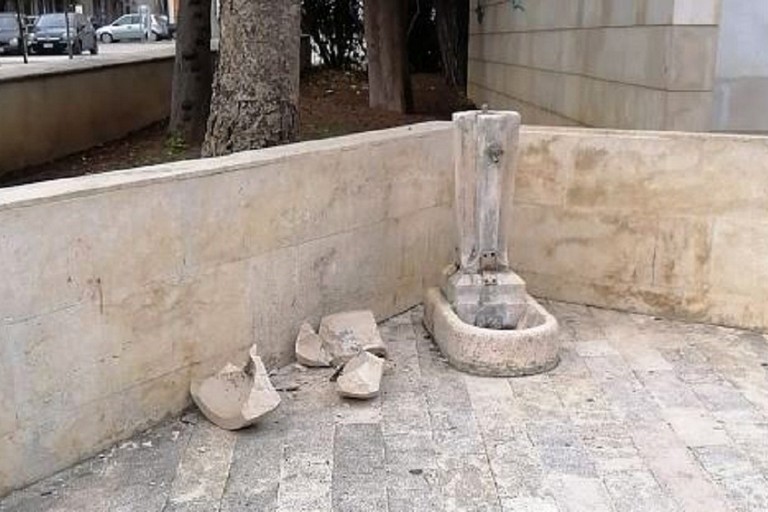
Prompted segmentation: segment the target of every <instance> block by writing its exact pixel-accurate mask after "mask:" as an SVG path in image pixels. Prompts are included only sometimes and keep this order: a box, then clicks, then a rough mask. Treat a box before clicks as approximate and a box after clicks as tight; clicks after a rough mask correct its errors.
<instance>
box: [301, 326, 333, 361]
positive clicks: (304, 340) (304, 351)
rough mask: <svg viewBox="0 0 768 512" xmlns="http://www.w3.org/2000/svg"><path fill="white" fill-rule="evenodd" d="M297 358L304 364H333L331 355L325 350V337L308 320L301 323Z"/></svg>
mask: <svg viewBox="0 0 768 512" xmlns="http://www.w3.org/2000/svg"><path fill="white" fill-rule="evenodd" d="M296 360H297V361H298V362H299V363H301V364H303V365H304V366H312V367H328V366H331V356H330V355H329V354H328V352H327V351H326V350H325V346H324V345H323V339H322V338H321V337H320V336H319V335H318V334H317V333H316V332H315V330H314V329H313V328H312V326H311V325H309V323H307V322H304V323H303V324H301V328H300V329H299V335H298V336H297V337H296Z"/></svg>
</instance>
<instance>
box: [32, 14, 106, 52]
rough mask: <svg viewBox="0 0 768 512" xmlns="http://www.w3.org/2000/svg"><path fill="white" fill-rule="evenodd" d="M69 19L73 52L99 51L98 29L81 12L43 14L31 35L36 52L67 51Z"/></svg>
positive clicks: (33, 48)
mask: <svg viewBox="0 0 768 512" xmlns="http://www.w3.org/2000/svg"><path fill="white" fill-rule="evenodd" d="M67 19H69V40H71V41H72V53H74V54H76V55H79V54H81V53H83V51H85V50H87V51H89V52H91V55H96V54H97V53H99V43H98V41H97V39H96V31H95V30H93V25H91V22H90V21H88V18H87V17H86V16H85V15H84V14H81V13H79V12H70V13H68V14H67V17H66V18H65V17H64V13H62V12H58V13H51V14H43V15H41V16H40V18H38V20H37V23H35V30H34V32H33V33H32V35H31V36H30V38H29V40H30V47H31V48H32V50H33V51H34V52H35V53H48V52H50V53H67V52H68V51H69V50H68V48H69V40H67V23H66V20H67Z"/></svg>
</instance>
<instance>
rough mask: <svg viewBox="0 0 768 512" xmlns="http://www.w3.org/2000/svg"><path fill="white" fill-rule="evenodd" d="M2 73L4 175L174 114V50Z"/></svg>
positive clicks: (0, 164)
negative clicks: (172, 97)
mask: <svg viewBox="0 0 768 512" xmlns="http://www.w3.org/2000/svg"><path fill="white" fill-rule="evenodd" d="M98 59H99V60H89V59H87V58H85V57H84V58H83V60H79V61H75V62H68V61H66V60H64V61H62V62H60V63H53V64H46V65H42V66H40V65H33V64H30V65H29V66H30V67H29V68H26V67H23V66H15V67H14V69H12V70H2V72H1V73H0V119H2V122H1V123H0V176H2V175H3V174H5V173H8V172H10V171H14V170H18V169H23V168H25V167H28V166H31V165H36V164H41V163H44V162H47V161H50V160H53V159H56V158H60V157H62V156H66V155H69V154H72V153H76V152H78V151H83V150H85V149H88V148H91V147H93V146H96V145H98V144H101V143H104V142H107V141H110V140H114V139H119V138H121V137H123V136H125V135H127V134H129V133H131V132H133V131H136V130H138V129H141V128H144V127H146V126H148V125H150V124H152V123H154V122H157V121H161V120H163V119H165V118H167V117H168V116H169V115H170V103H171V101H170V98H171V84H172V81H173V48H163V49H162V51H155V52H152V53H150V54H148V55H122V56H120V55H118V56H115V57H109V58H107V57H102V56H99V57H98Z"/></svg>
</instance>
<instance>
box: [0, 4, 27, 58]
mask: <svg viewBox="0 0 768 512" xmlns="http://www.w3.org/2000/svg"><path fill="white" fill-rule="evenodd" d="M22 23H23V21H22ZM21 42H22V41H21V32H20V31H19V19H18V18H17V16H16V13H15V12H0V55H7V54H15V55H18V54H20V53H21V52H22V51H23V46H22V44H21Z"/></svg>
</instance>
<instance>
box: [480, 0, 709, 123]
mask: <svg viewBox="0 0 768 512" xmlns="http://www.w3.org/2000/svg"><path fill="white" fill-rule="evenodd" d="M522 4H523V5H524V6H525V10H524V11H520V10H514V9H513V7H512V2H511V1H509V0H473V2H472V12H471V13H470V34H471V35H470V48H469V58H470V60H469V85H468V95H469V97H470V98H471V99H473V100H474V101H475V102H476V103H477V104H478V105H480V104H482V103H487V104H489V105H490V106H491V107H493V108H501V109H515V110H519V111H520V112H521V113H522V115H523V121H524V122H525V123H529V124H549V125H582V126H593V127H610V128H626V129H644V130H683V131H708V130H709V129H710V128H711V123H712V112H713V84H714V76H715V65H716V54H717V51H716V50H717V45H718V41H717V38H718V23H719V16H720V0H579V1H577V0H535V1H533V0H531V1H526V0H523V1H522ZM478 5H479V6H480V8H481V10H482V13H483V15H482V21H481V20H480V18H479V17H478V13H477V10H476V7H477V6H478Z"/></svg>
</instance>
